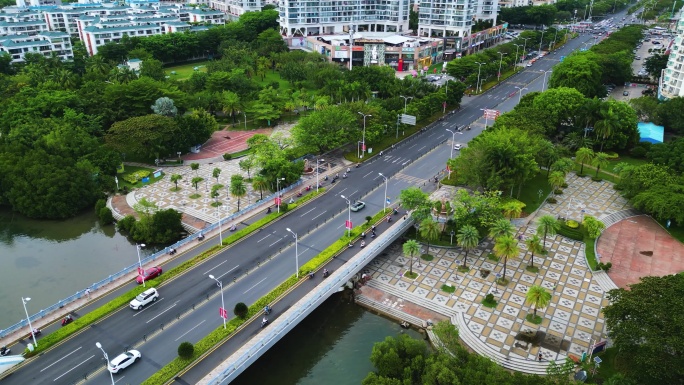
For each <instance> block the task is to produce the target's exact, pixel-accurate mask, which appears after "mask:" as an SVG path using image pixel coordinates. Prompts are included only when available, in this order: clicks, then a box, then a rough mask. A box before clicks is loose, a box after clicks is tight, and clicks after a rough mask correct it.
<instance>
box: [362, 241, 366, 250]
mask: <svg viewBox="0 0 684 385" xmlns="http://www.w3.org/2000/svg"><path fill="white" fill-rule="evenodd" d="M364 247H366V241H361V248H362V249H363V248H364Z"/></svg>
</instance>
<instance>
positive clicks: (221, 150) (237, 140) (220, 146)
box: [181, 128, 273, 160]
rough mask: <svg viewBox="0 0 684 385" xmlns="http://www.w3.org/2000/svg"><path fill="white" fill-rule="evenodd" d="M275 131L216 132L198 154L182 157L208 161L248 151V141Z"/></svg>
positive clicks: (268, 129) (265, 129) (183, 157)
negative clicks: (224, 155) (228, 154)
mask: <svg viewBox="0 0 684 385" xmlns="http://www.w3.org/2000/svg"><path fill="white" fill-rule="evenodd" d="M272 131H273V130H272V129H270V128H262V129H258V130H252V131H223V130H222V131H216V132H214V133H213V134H212V135H211V138H209V140H208V141H207V142H206V143H204V144H203V145H202V148H201V149H200V152H198V153H197V154H192V153H190V154H186V155H183V156H182V157H181V159H183V160H197V159H208V158H215V157H217V156H221V155H223V154H225V153H234V152H238V151H242V150H246V149H247V147H248V146H247V139H249V138H251V137H253V136H254V135H256V134H264V135H271V132H272Z"/></svg>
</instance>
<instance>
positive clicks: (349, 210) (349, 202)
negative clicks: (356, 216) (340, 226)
mask: <svg viewBox="0 0 684 385" xmlns="http://www.w3.org/2000/svg"><path fill="white" fill-rule="evenodd" d="M340 197H342V199H344V200H345V201H347V204H348V205H349V208H348V209H347V211H348V212H349V215H348V217H349V219H348V220H347V221H348V222H349V227H348V230H349V237H351V201H350V200H349V199H347V197H345V196H344V195H340Z"/></svg>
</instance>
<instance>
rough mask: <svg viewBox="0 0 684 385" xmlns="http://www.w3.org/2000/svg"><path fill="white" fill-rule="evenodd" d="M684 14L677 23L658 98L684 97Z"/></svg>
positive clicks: (661, 78) (683, 13)
mask: <svg viewBox="0 0 684 385" xmlns="http://www.w3.org/2000/svg"><path fill="white" fill-rule="evenodd" d="M682 15H684V12H680V14H679V20H678V21H677V29H676V32H675V33H676V36H675V38H674V41H673V43H672V45H671V47H670V57H669V59H668V61H667V67H666V68H665V69H664V70H663V74H662V76H661V77H660V85H659V87H658V98H659V99H663V100H667V99H672V98H676V97H678V96H684V85H683V84H684V83H683V82H684V17H683V16H682Z"/></svg>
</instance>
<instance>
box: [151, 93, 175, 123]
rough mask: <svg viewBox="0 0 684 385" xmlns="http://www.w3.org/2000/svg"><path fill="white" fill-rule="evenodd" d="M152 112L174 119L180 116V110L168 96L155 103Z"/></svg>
mask: <svg viewBox="0 0 684 385" xmlns="http://www.w3.org/2000/svg"><path fill="white" fill-rule="evenodd" d="M151 108H152V111H153V112H154V113H155V114H157V115H161V116H168V117H171V118H173V117H174V116H176V115H178V108H176V106H175V105H174V104H173V99H171V98H167V97H166V96H164V97H161V98H159V99H157V100H155V101H154V104H153V105H152V107H151Z"/></svg>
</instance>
